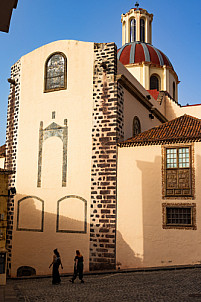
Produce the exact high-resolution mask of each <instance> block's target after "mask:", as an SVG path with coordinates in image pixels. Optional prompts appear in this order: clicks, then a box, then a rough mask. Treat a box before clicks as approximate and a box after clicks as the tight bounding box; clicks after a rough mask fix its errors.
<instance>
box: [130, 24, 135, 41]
mask: <svg viewBox="0 0 201 302" xmlns="http://www.w3.org/2000/svg"><path fill="white" fill-rule="evenodd" d="M130 35H131V36H130V40H131V42H135V41H136V20H135V19H132V20H131V23H130Z"/></svg>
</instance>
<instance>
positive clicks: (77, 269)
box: [70, 250, 84, 283]
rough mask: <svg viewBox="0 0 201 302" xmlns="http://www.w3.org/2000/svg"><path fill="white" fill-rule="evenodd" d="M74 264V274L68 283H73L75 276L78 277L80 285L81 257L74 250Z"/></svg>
mask: <svg viewBox="0 0 201 302" xmlns="http://www.w3.org/2000/svg"><path fill="white" fill-rule="evenodd" d="M74 261H75V263H74V274H73V277H72V279H71V280H70V282H72V283H74V280H75V279H76V278H77V275H79V279H80V280H81V283H84V280H83V267H84V265H83V262H84V259H83V256H82V255H81V254H80V251H79V250H76V255H75V259H74Z"/></svg>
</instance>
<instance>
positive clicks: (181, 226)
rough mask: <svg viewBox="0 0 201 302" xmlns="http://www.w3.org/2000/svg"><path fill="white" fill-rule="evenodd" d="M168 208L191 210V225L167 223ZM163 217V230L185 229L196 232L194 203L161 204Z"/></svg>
mask: <svg viewBox="0 0 201 302" xmlns="http://www.w3.org/2000/svg"><path fill="white" fill-rule="evenodd" d="M168 208H177V209H178V208H181V209H182V208H183V209H184V208H190V209H191V224H184V223H183V224H182V223H172V224H171V223H167V209H168ZM162 215H163V229H186V230H196V229H197V226H196V204H195V203H163V204H162Z"/></svg>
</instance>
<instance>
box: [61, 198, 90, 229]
mask: <svg viewBox="0 0 201 302" xmlns="http://www.w3.org/2000/svg"><path fill="white" fill-rule="evenodd" d="M56 231H57V232H62V233H84V234H85V233H86V232H87V201H86V200H85V199H84V198H82V197H80V196H77V195H68V196H65V197H62V198H61V199H59V200H58V201H57V229H56Z"/></svg>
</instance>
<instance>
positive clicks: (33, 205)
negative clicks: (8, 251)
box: [12, 194, 89, 276]
mask: <svg viewBox="0 0 201 302" xmlns="http://www.w3.org/2000/svg"><path fill="white" fill-rule="evenodd" d="M17 198H18V201H17V222H16V233H15V246H14V255H13V264H14V265H16V270H17V275H18V276H31V275H34V274H38V272H39V274H50V273H51V271H50V270H48V267H49V264H50V262H51V261H52V255H53V249H55V248H58V250H59V252H60V253H61V257H62V262H63V266H64V271H63V272H72V271H73V259H74V256H75V250H76V249H79V250H80V251H81V252H82V253H84V258H85V266H86V268H87V261H88V260H87V259H88V253H89V235H88V234H87V230H88V229H89V224H87V213H86V203H85V202H84V199H83V200H81V199H79V198H75V197H72V198H67V199H63V200H62V202H61V204H60V207H59V205H58V203H57V214H53V213H49V212H45V211H44V208H45V206H44V201H43V200H42V199H40V198H38V197H37V196H25V195H22V194H21V195H19V194H18V195H17ZM65 202H66V203H67V206H66V207H65V206H64V204H62V203H65ZM72 202H74V203H75V204H74V205H73V206H72V208H73V211H74V210H75V209H76V213H75V212H72V211H71V210H70V209H69V208H68V206H70V204H71V203H72ZM68 210H69V211H68ZM68 212H69V216H70V217H68ZM64 215H65V216H64ZM73 215H74V218H72V217H73ZM77 217H80V218H81V219H76V218H77ZM47 251H48V254H47ZM14 274H16V273H14ZM12 275H13V272H12Z"/></svg>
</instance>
